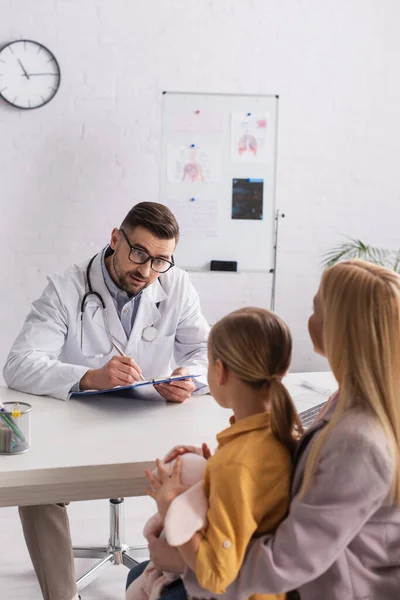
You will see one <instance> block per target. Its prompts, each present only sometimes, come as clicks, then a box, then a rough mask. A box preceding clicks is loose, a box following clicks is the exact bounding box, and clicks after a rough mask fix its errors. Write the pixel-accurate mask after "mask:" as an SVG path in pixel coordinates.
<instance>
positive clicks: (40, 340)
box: [3, 252, 209, 400]
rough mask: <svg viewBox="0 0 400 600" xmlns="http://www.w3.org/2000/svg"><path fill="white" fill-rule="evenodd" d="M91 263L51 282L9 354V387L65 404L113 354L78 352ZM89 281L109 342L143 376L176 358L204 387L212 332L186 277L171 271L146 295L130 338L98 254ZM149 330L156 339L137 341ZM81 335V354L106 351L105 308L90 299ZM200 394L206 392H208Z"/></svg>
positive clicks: (163, 369) (163, 370) (163, 371)
mask: <svg viewBox="0 0 400 600" xmlns="http://www.w3.org/2000/svg"><path fill="white" fill-rule="evenodd" d="M88 262H89V261H86V262H85V263H82V264H80V265H73V266H72V267H70V268H69V269H68V270H67V271H65V272H64V273H61V274H57V275H50V276H49V277H48V285H47V287H46V288H45V290H44V292H43V294H42V296H41V297H40V298H39V299H38V300H35V302H33V304H32V308H31V311H30V313H29V314H28V316H27V318H26V320H25V323H24V325H23V327H22V330H21V332H20V334H19V335H18V337H17V339H16V340H15V342H14V344H13V346H12V348H11V351H10V354H9V355H8V358H7V362H6V365H5V367H4V371H3V375H4V379H5V381H6V383H7V385H8V386H9V387H11V388H14V389H17V390H21V391H22V392H28V393H31V394H38V395H49V396H54V397H56V398H61V399H63V400H67V399H68V398H69V396H70V390H71V388H72V387H73V386H74V384H76V383H77V382H79V381H80V379H81V378H82V377H83V375H84V374H85V373H86V372H87V371H88V369H90V368H91V369H98V368H99V367H101V366H103V365H104V364H105V363H106V362H108V361H109V360H110V358H111V357H112V356H113V355H114V354H117V352H116V351H115V350H114V349H112V351H111V352H110V353H109V354H108V355H107V356H105V357H103V358H86V357H85V356H84V355H83V354H82V351H81V346H80V335H81V320H80V312H81V308H80V307H81V301H82V298H83V295H84V294H85V292H86V291H87V289H88V288H87V281H86V267H87V264H88ZM90 279H91V282H92V288H93V290H94V291H96V292H99V293H100V294H101V296H102V298H103V299H104V302H105V304H106V309H107V315H108V321H109V326H110V331H111V334H112V336H113V338H114V339H115V341H116V342H117V344H118V345H119V346H120V347H121V348H122V349H123V350H124V351H125V354H127V355H128V356H131V357H132V358H133V359H134V360H135V361H136V363H137V364H138V365H139V366H140V368H141V369H142V372H143V375H144V377H145V378H154V377H160V376H165V375H168V374H170V373H171V363H172V361H173V360H174V361H175V364H176V365H178V366H180V367H188V368H189V370H190V371H191V372H192V373H199V374H201V377H199V378H198V380H197V381H198V383H199V384H200V385H201V384H204V385H206V384H207V337H208V333H209V326H208V324H207V322H206V320H205V318H204V316H203V315H202V313H201V310H200V302H199V298H198V295H197V292H196V291H195V289H194V287H193V286H192V284H191V283H190V281H189V277H188V275H187V273H186V272H185V271H182V270H181V269H179V268H177V267H174V268H173V269H170V270H169V271H168V272H167V273H165V274H163V275H161V278H160V280H158V281H155V282H154V283H153V284H151V285H150V286H149V287H148V288H146V289H145V290H144V291H143V294H142V297H141V300H140V305H139V309H138V312H137V315H136V319H135V322H134V326H133V329H132V332H131V335H130V337H129V339H127V337H126V334H125V332H124V329H123V327H122V324H121V321H120V319H119V317H118V314H117V311H116V309H115V305H114V302H113V299H112V297H111V295H110V293H109V291H108V289H107V287H106V285H105V283H104V278H103V273H102V270H101V252H100V253H99V254H98V255H97V256H96V258H95V260H94V261H93V264H92V267H91V270H90ZM159 281H161V285H160V283H159ZM91 298H93V296H91ZM158 302H159V303H160V304H159V308H157V306H156V304H157V303H158ZM151 325H154V326H155V327H156V329H157V331H158V336H157V338H156V340H155V341H153V342H146V341H144V340H143V339H142V331H143V329H144V328H145V327H148V326H151ZM84 336H85V337H84V342H85V346H84V349H85V353H86V354H89V355H91V354H93V355H94V354H99V353H104V352H107V351H108V350H109V346H110V342H109V338H108V336H107V333H106V331H105V330H104V319H103V316H102V310H101V309H100V308H99V303H98V302H95V301H93V300H90V302H88V303H87V308H86V313H85V327H84ZM201 391H202V392H203V393H204V392H207V391H208V389H207V388H203V389H202V390H201Z"/></svg>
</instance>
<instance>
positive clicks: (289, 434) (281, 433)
mask: <svg viewBox="0 0 400 600" xmlns="http://www.w3.org/2000/svg"><path fill="white" fill-rule="evenodd" d="M270 390H271V429H272V431H273V433H274V434H275V436H276V437H277V438H278V440H279V441H281V442H282V444H284V445H285V446H286V447H287V448H288V449H289V450H290V452H291V453H292V454H293V452H294V450H295V448H296V444H297V440H298V439H299V437H300V436H301V434H302V433H303V426H302V424H301V421H300V417H299V415H298V413H297V410H296V407H295V405H294V402H293V400H292V397H291V395H290V394H289V392H288V390H287V388H286V387H285V386H284V385H283V383H282V381H281V379H280V378H277V377H271V378H270Z"/></svg>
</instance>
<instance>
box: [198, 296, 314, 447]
mask: <svg viewBox="0 0 400 600" xmlns="http://www.w3.org/2000/svg"><path fill="white" fill-rule="evenodd" d="M208 349H209V354H210V359H211V360H213V361H216V360H218V359H219V360H220V361H221V362H222V363H223V364H224V365H225V367H226V368H227V369H229V370H231V371H233V373H235V375H236V376H237V377H239V379H241V380H242V381H243V382H244V383H246V384H247V385H249V386H250V387H252V388H254V389H256V390H259V392H260V399H261V398H263V396H264V394H265V393H266V392H268V393H269V397H270V401H271V429H272V431H273V433H274V434H275V436H276V437H277V438H278V439H279V440H280V441H281V442H282V443H283V444H284V445H285V446H287V448H289V450H290V451H291V452H293V451H294V449H295V446H296V443H297V440H298V439H299V437H300V435H301V434H302V433H303V427H302V424H301V421H300V417H299V415H298V413H297V411H296V408H295V406H294V403H293V400H292V398H291V396H290V394H289V392H288V390H287V389H286V387H285V386H284V384H283V383H282V381H281V380H282V377H284V375H285V374H286V372H287V370H288V369H289V365H290V361H291V357H292V336H291V333H290V330H289V327H288V326H287V325H286V323H285V322H284V321H282V319H280V318H279V317H278V316H277V315H275V314H274V313H273V312H271V311H269V310H266V309H263V308H253V307H248V308H241V309H239V310H235V311H234V312H232V313H230V314H229V315H227V316H226V317H223V318H222V319H221V320H220V321H218V322H217V323H216V324H215V325H214V326H213V328H212V329H211V332H210V336H209V339H208ZM245 400H246V399H245V398H243V401H245Z"/></svg>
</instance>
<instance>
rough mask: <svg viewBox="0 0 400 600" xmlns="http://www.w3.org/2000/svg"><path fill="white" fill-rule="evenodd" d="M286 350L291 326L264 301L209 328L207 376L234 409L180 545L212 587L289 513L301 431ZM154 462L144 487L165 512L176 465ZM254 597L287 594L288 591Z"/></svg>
mask: <svg viewBox="0 0 400 600" xmlns="http://www.w3.org/2000/svg"><path fill="white" fill-rule="evenodd" d="M291 353H292V339H291V335H290V331H289V328H288V327H287V325H286V324H285V323H284V322H283V321H282V320H281V319H280V318H279V317H277V316H276V315H274V314H273V313H271V312H270V311H267V310H264V309H261V308H247V309H241V310H238V311H235V312H233V313H231V314H230V315H227V316H226V317H224V318H223V319H221V320H220V321H219V322H218V323H217V324H216V325H214V327H213V328H212V330H211V333H210V337H209V341H208V354H209V368H208V383H209V386H210V390H211V392H212V394H213V396H214V399H215V400H216V401H217V402H218V404H220V405H221V406H222V407H224V408H229V409H231V410H232V411H233V414H234V417H233V418H232V419H231V425H230V427H228V429H226V430H224V431H223V432H221V433H220V434H219V435H218V436H217V440H218V451H217V452H216V453H215V454H214V455H213V456H211V457H210V458H209V459H208V461H207V466H206V473H205V493H206V496H207V498H208V502H209V510H208V514H207V522H208V524H207V527H206V529H205V530H204V531H202V532H201V533H196V534H195V535H194V536H193V537H192V538H191V539H190V540H189V542H187V543H186V544H185V545H183V546H181V547H180V548H179V551H180V553H181V555H182V558H183V560H184V562H185V563H186V564H187V565H189V566H190V567H192V568H193V569H195V571H196V575H197V577H198V579H199V581H201V583H202V585H204V586H205V587H206V588H207V589H209V590H212V591H213V593H215V594H221V593H223V592H225V590H226V589H227V587H228V586H229V585H230V584H231V583H232V582H233V581H234V579H235V578H236V577H237V575H238V572H239V569H240V566H241V564H242V562H243V559H244V556H245V552H246V550H247V546H248V544H249V542H250V540H251V538H252V537H253V535H261V534H265V533H272V532H274V531H275V529H276V528H277V526H278V525H279V523H280V522H281V521H282V520H283V519H284V517H285V516H286V514H287V510H288V506H289V492H290V480H291V474H292V473H291V472H292V454H293V451H294V448H295V446H296V442H297V440H298V438H299V434H300V432H301V423H300V420H299V417H298V415H297V412H296V409H295V407H294V404H293V401H292V399H291V397H290V395H289V393H288V392H287V390H286V388H285V386H284V385H283V383H282V382H281V379H282V378H283V377H284V375H285V374H286V372H287V370H288V368H289V364H290V359H291ZM203 451H204V449H203ZM176 464H177V465H179V459H178V461H177V463H176ZM158 469H159V480H158V479H156V478H155V477H154V475H153V474H152V473H151V472H147V476H148V479H149V480H150V482H151V484H152V485H153V487H154V489H155V490H156V493H154V492H152V491H150V492H149V493H150V495H152V496H153V497H155V498H156V500H157V505H158V510H159V513H160V516H161V517H162V518H163V517H165V515H166V512H167V510H168V508H169V504H170V499H169V488H170V487H171V486H172V489H174V485H175V483H176V482H178V485H179V470H178V468H175V467H174V473H173V476H172V477H171V478H169V477H168V474H167V472H166V470H165V469H164V468H163V467H162V465H161V464H159V465H158ZM161 597H163V596H161ZM165 597H172V596H165ZM251 598H252V599H253V600H261V599H267V598H268V599H271V600H272V599H274V600H278V599H279V600H284V599H285V598H286V594H275V593H274V594H273V595H270V594H256V595H252V596H251Z"/></svg>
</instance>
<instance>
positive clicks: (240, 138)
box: [231, 112, 268, 163]
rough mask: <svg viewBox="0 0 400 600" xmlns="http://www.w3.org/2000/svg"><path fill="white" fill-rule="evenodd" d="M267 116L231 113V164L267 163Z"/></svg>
mask: <svg viewBox="0 0 400 600" xmlns="http://www.w3.org/2000/svg"><path fill="white" fill-rule="evenodd" d="M267 132H268V115H267V114H265V113H264V114H261V113H239V112H238V113H232V116H231V156H232V161H233V162H247V163H261V162H262V163H265V162H267Z"/></svg>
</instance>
